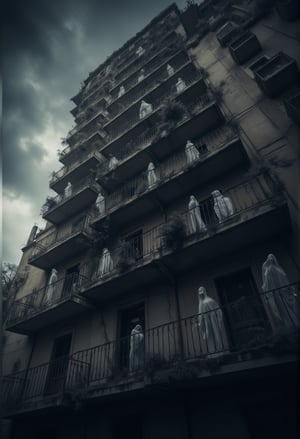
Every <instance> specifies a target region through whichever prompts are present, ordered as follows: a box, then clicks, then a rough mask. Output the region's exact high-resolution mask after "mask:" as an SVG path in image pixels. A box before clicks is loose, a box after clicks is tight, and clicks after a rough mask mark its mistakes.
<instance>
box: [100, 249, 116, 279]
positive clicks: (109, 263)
mask: <svg viewBox="0 0 300 439" xmlns="http://www.w3.org/2000/svg"><path fill="white" fill-rule="evenodd" d="M113 269H114V264H113V260H112V258H111V256H110V252H109V250H108V249H107V248H104V249H103V250H102V256H101V258H100V262H99V267H98V271H97V275H98V276H100V277H103V276H104V275H105V274H107V273H110V272H111V271H112V270H113Z"/></svg>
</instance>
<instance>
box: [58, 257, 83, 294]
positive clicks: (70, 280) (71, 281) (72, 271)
mask: <svg viewBox="0 0 300 439" xmlns="http://www.w3.org/2000/svg"><path fill="white" fill-rule="evenodd" d="M78 280H79V264H77V265H74V266H73V267H70V268H68V269H67V271H66V277H65V281H64V286H63V291H62V295H63V296H67V295H69V294H71V293H72V291H74V287H75V285H77V283H78Z"/></svg>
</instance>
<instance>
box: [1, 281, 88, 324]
mask: <svg viewBox="0 0 300 439" xmlns="http://www.w3.org/2000/svg"><path fill="white" fill-rule="evenodd" d="M82 280H83V278H82V276H81V275H79V274H78V273H72V274H69V275H68V276H66V277H64V278H63V279H59V280H58V281H57V282H55V283H53V284H51V285H46V286H44V287H43V288H40V289H38V290H34V291H33V292H32V293H30V294H27V295H26V296H24V297H22V298H20V299H17V300H15V301H14V302H13V303H12V305H11V308H10V309H9V313H8V317H7V319H6V322H5V326H6V327H10V326H13V325H16V324H18V323H20V322H22V321H24V320H27V319H30V318H32V317H34V316H35V315H38V314H40V313H42V312H45V311H47V310H48V309H50V308H52V307H53V306H57V305H59V304H60V303H62V302H64V301H66V300H68V299H70V298H71V297H72V296H73V295H76V294H78V292H79V291H80V287H81V284H82Z"/></svg>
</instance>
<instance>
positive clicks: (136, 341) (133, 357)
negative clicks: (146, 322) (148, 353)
mask: <svg viewBox="0 0 300 439" xmlns="http://www.w3.org/2000/svg"><path fill="white" fill-rule="evenodd" d="M144 349H145V348H144V334H143V329H142V327H141V325H136V326H135V327H134V328H133V330H132V331H131V335H130V351H129V370H130V371H131V372H132V371H134V370H138V369H141V368H142V367H143V366H144Z"/></svg>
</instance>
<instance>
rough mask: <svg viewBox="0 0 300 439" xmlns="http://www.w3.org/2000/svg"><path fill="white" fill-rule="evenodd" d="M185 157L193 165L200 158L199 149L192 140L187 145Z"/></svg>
mask: <svg viewBox="0 0 300 439" xmlns="http://www.w3.org/2000/svg"><path fill="white" fill-rule="evenodd" d="M185 156H186V161H187V163H188V164H189V163H193V162H195V161H197V160H199V158H200V153H199V151H198V149H197V148H196V147H195V145H194V144H193V143H192V142H191V141H190V140H188V141H187V142H186V145H185Z"/></svg>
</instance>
